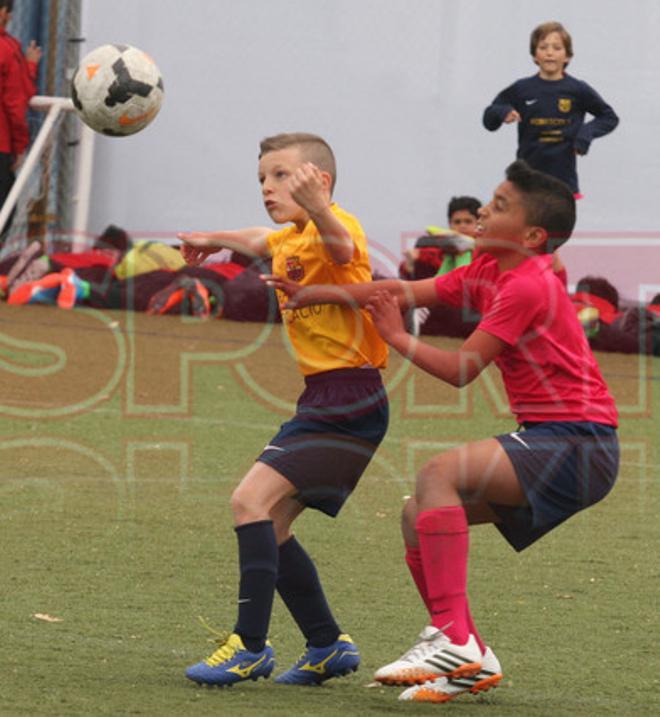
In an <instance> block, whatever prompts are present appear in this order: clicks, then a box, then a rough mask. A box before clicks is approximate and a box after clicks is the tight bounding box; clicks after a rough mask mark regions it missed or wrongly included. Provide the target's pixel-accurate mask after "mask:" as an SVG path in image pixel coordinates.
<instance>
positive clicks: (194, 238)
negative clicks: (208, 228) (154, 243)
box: [177, 232, 220, 266]
mask: <svg viewBox="0 0 660 717" xmlns="http://www.w3.org/2000/svg"><path fill="white" fill-rule="evenodd" d="M177 237H178V238H179V239H181V241H182V242H184V243H183V244H182V245H181V247H180V251H181V256H182V257H183V259H184V261H185V262H186V264H188V265H189V266H199V265H200V264H203V263H204V262H205V261H206V259H207V257H209V256H210V255H211V254H215V253H216V252H217V251H220V249H218V248H216V247H213V246H209V244H210V240H209V235H208V234H207V233H206V232H179V233H178V234H177Z"/></svg>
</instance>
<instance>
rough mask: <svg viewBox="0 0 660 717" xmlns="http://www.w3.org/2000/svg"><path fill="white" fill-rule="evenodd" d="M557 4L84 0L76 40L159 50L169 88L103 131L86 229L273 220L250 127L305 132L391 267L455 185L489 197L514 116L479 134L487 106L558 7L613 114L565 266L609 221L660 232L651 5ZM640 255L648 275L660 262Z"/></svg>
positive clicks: (655, 23)
mask: <svg viewBox="0 0 660 717" xmlns="http://www.w3.org/2000/svg"><path fill="white" fill-rule="evenodd" d="M552 8H553V9H552V11H551V13H550V14H548V10H547V3H545V2H541V0H497V2H492V1H491V0H240V2H237V0H189V1H188V2H187V3H182V2H181V0H176V1H175V0H86V2H84V7H83V25H84V27H83V35H84V36H85V37H86V38H87V43H86V45H85V46H84V47H83V48H82V51H83V52H85V51H87V50H90V49H92V48H93V47H96V46H97V45H101V44H104V43H106V42H124V43H129V44H134V45H137V46H138V47H141V48H142V49H144V50H146V51H148V52H149V53H150V54H151V55H152V56H153V57H154V58H155V59H156V61H157V63H158V65H159V66H160V68H161V71H162V73H163V77H164V81H165V93H166V94H165V104H164V106H163V109H162V110H161V114H160V116H159V117H158V118H157V119H156V121H155V122H154V124H153V125H152V126H151V127H149V128H148V129H147V130H145V131H144V132H142V133H141V134H138V135H135V136H134V137H130V138H122V139H110V138H105V137H99V139H98V142H97V145H96V156H95V172H94V190H93V198H92V213H91V220H90V221H91V225H90V230H91V231H92V232H99V231H101V230H102V229H103V228H104V227H105V226H106V225H107V224H109V223H111V222H112V223H115V224H118V225H120V226H123V227H124V228H126V229H127V230H128V231H129V232H132V233H133V234H135V235H145V234H153V235H156V236H165V237H167V236H173V235H174V233H175V232H176V231H177V230H180V229H193V228H199V229H202V228H218V227H236V226H243V225H247V224H252V223H264V222H267V221H268V218H267V216H266V214H265V212H264V210H263V208H262V206H261V203H260V199H259V192H258V185H257V182H256V161H257V160H256V158H257V151H258V143H259V140H260V139H261V138H262V137H264V136H266V135H269V134H273V133H276V132H281V131H296V130H302V131H311V132H316V133H319V134H322V135H323V136H325V137H326V138H327V139H328V140H329V141H330V143H331V144H332V145H333V147H334V149H335V152H336V154H337V157H338V162H339V181H338V187H337V192H336V198H337V200H338V201H339V202H340V203H341V204H343V205H344V206H345V207H346V208H347V209H349V210H350V211H353V212H355V213H356V214H357V215H358V216H359V217H360V218H361V220H362V222H363V224H364V226H365V228H366V230H367V232H368V234H369V236H370V240H371V242H372V246H373V247H374V248H375V249H376V248H379V249H380V250H381V251H382V252H383V253H389V254H390V255H391V257H392V261H393V262H394V263H396V261H397V260H398V257H399V256H400V254H401V247H402V237H405V236H408V237H410V236H414V235H415V234H416V233H418V232H420V231H421V230H422V229H423V227H424V226H425V225H426V224H429V223H443V222H444V219H445V209H446V204H447V201H448V199H449V197H450V196H452V195H453V194H474V195H476V196H478V197H480V198H482V199H487V198H488V197H489V195H490V193H491V192H492V189H493V188H494V186H495V185H496V184H497V183H498V182H499V181H500V180H501V178H502V176H503V170H504V168H505V167H506V165H507V164H508V163H509V162H510V161H511V160H512V159H513V156H514V152H515V146H516V143H515V129H514V128H513V127H509V126H507V127H503V128H502V129H501V130H500V131H498V132H496V133H489V132H487V131H486V130H485V129H483V127H482V125H481V115H482V112H483V109H484V107H485V106H486V105H487V104H488V103H490V101H491V100H492V98H493V97H494V95H495V94H496V93H497V92H498V91H499V90H500V89H502V88H503V87H504V86H506V85H507V84H509V83H510V82H511V81H513V80H514V79H516V78H518V77H522V76H525V75H530V74H533V72H534V69H535V66H534V65H533V63H532V61H531V58H530V56H529V54H528V38H529V33H530V31H531V29H532V28H533V27H534V26H535V25H537V24H538V23H540V22H543V21H545V20H551V19H557V20H560V21H562V22H563V23H564V24H565V25H566V26H567V28H568V29H569V31H570V32H571V33H572V35H573V41H574V48H575V58H574V60H573V62H572V64H571V67H570V71H571V72H572V74H574V75H575V76H577V77H579V78H582V79H585V80H587V81H588V82H589V83H590V84H592V85H593V86H594V87H595V88H596V89H597V90H598V91H599V92H600V93H601V94H602V95H603V96H604V97H605V98H606V99H607V100H608V101H609V102H610V103H611V104H612V105H613V106H614V108H615V109H616V111H617V113H618V114H619V116H620V118H621V124H620V126H619V128H618V129H617V130H616V131H615V132H614V133H613V134H612V135H610V136H608V137H605V138H602V139H599V140H596V141H595V142H594V144H593V145H592V148H591V151H590V153H589V155H588V156H587V157H585V158H582V159H581V161H580V164H579V173H580V180H581V185H582V190H583V192H584V193H585V195H586V198H585V199H584V200H583V201H582V202H581V203H580V205H579V211H580V217H579V223H578V234H577V241H576V243H575V244H576V248H577V247H579V245H580V244H582V249H581V251H576V252H573V251H572V250H569V248H567V249H566V251H565V256H566V259H567V262H568V264H569V270H571V272H570V273H571V276H570V278H571V280H573V281H574V280H576V279H577V278H579V276H578V275H581V274H583V273H586V272H587V270H588V269H589V268H590V266H589V261H590V259H589V257H590V254H591V253H592V252H591V251H590V250H588V247H589V246H590V245H588V244H587V251H585V250H584V243H585V241H589V240H591V241H593V237H594V236H600V235H602V234H603V232H614V235H615V236H616V237H619V236H621V237H628V238H627V239H625V241H626V242H627V244H628V246H634V242H635V239H634V237H631V233H634V232H651V233H653V232H655V234H654V236H656V237H657V236H660V233H658V232H657V230H658V216H657V211H656V205H655V201H656V193H657V192H658V190H659V189H660V182H659V181H658V179H659V176H660V133H658V130H657V126H658V114H659V111H660V93H659V91H658V81H657V79H658V72H657V68H658V67H659V66H660V46H659V45H658V42H657V38H658V36H659V34H660V3H659V2H657V0H630V1H629V2H627V3H620V2H616V3H615V2H613V1H612V0H580V2H576V1H575V0H555V2H554V3H553V4H552ZM585 235H587V236H588V237H589V239H585V238H584V237H585ZM581 237H582V238H581ZM648 239H649V237H646V240H647V241H648ZM651 240H652V242H651V244H652V246H656V245H655V244H654V243H653V242H655V241H656V240H655V239H653V237H651ZM656 248H657V252H660V241H658V242H657V247H656ZM603 251H605V250H603V248H602V247H594V248H593V252H595V253H598V255H599V256H601V255H602V254H603ZM606 251H607V256H610V254H611V257H612V267H611V272H609V273H608V274H607V275H608V276H609V277H610V278H611V279H612V280H613V282H614V283H615V285H617V286H618V287H619V288H620V289H622V290H623V293H624V294H628V295H632V294H636V291H637V290H636V279H637V277H635V276H633V277H632V279H631V277H630V271H628V270H627V269H626V268H625V262H623V263H622V261H621V258H620V252H623V254H624V255H626V256H627V255H630V254H631V253H634V250H633V252H631V251H630V249H621V250H620V249H619V248H618V247H615V250H614V249H611V248H610V249H607V250H606ZM642 270H645V271H647V273H648V274H649V276H647V277H645V278H644V280H645V281H646V282H647V283H648V282H649V281H653V276H655V281H656V282H657V283H659V284H660V261H657V262H655V267H654V268H653V267H650V266H649V264H648V262H644V264H643V267H642ZM635 271H637V269H635ZM659 290H660V288H659Z"/></svg>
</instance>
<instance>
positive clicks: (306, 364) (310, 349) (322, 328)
mask: <svg viewBox="0 0 660 717" xmlns="http://www.w3.org/2000/svg"><path fill="white" fill-rule="evenodd" d="M331 208H332V211H333V213H334V214H335V216H336V217H337V218H338V219H339V221H340V222H341V223H342V224H343V225H344V226H345V227H346V229H348V231H349V233H350V235H351V237H353V244H354V246H355V248H354V253H353V259H352V260H351V261H350V262H349V263H348V264H336V263H335V262H334V261H333V260H332V258H331V257H330V254H329V252H328V250H327V249H326V247H325V244H324V242H323V239H322V238H321V236H320V234H319V232H318V229H317V228H316V226H315V224H314V223H313V222H311V221H310V222H308V223H307V225H306V226H305V228H304V229H303V231H302V232H300V231H298V229H297V228H296V227H295V226H288V227H286V228H284V229H281V230H279V231H276V232H273V233H272V234H269V236H268V247H269V251H270V254H271V256H272V257H273V274H278V275H281V276H287V277H289V279H292V280H293V281H296V282H298V283H299V284H303V285H306V284H356V283H362V282H366V281H371V266H370V264H369V254H368V252H367V240H366V237H365V235H364V231H363V230H362V227H361V226H360V223H359V222H358V220H357V219H356V218H355V217H354V216H352V215H351V214H348V213H347V212H345V211H344V210H343V209H341V208H340V207H338V206H337V205H336V204H333V205H332V207H331ZM279 298H280V300H281V301H286V297H285V296H283V295H280V296H279ZM282 321H283V323H284V326H285V327H286V331H287V334H288V336H289V340H290V342H291V345H292V347H293V350H294V351H295V354H296V357H297V360H298V365H299V366H300V370H301V371H302V373H303V374H304V375H305V376H309V375H311V374H315V373H320V372H321V371H331V370H334V369H338V368H357V367H361V366H372V367H374V368H382V367H384V366H385V364H386V362H387V346H386V344H385V342H384V341H383V339H382V338H381V337H380V334H379V333H378V332H377V331H376V328H375V326H374V325H373V322H372V320H371V317H370V316H369V314H368V312H366V311H365V310H364V309H356V308H352V307H350V306H339V305H336V304H314V305H312V306H305V307H303V308H301V309H284V310H283V311H282Z"/></svg>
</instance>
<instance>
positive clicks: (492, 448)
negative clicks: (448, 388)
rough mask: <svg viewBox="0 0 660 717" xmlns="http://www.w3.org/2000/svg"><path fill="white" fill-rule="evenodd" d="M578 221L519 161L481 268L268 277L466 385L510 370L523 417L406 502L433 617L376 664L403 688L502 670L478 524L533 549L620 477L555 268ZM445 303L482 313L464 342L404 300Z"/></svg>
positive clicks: (597, 384)
mask: <svg viewBox="0 0 660 717" xmlns="http://www.w3.org/2000/svg"><path fill="white" fill-rule="evenodd" d="M574 224H575V199H574V197H573V194H572V191H571V189H570V188H569V187H568V186H567V185H565V184H564V183H563V182H561V181H560V180H557V179H555V178H554V177H551V176H549V175H546V174H543V173H541V172H538V171H536V170H533V169H531V168H530V167H529V166H528V165H526V164H525V163H524V162H522V161H517V162H514V163H513V164H512V165H511V166H510V167H509V168H508V169H507V172H506V181H504V182H502V183H501V184H500V185H499V186H498V187H497V189H496V190H495V193H494V196H493V198H492V200H491V201H490V203H489V204H488V205H487V206H485V207H483V208H482V209H481V211H480V220H479V226H478V228H477V232H476V241H477V247H478V249H479V257H478V258H477V259H476V260H475V261H474V262H472V264H470V265H469V266H465V267H461V268H459V269H455V270H454V271H452V272H450V273H448V274H445V275H443V276H438V277H435V278H431V279H424V280H421V281H417V282H404V281H399V280H397V279H391V280H385V281H379V282H377V283H375V284H353V285H351V286H346V285H345V286H343V287H332V288H328V287H321V286H306V287H304V288H302V287H299V286H298V285H296V284H294V283H293V282H290V281H288V280H287V279H283V278H282V277H277V276H270V277H265V279H266V280H267V281H270V282H271V283H272V284H273V285H275V286H276V287H277V288H278V289H279V290H281V291H283V292H285V293H286V294H287V295H288V296H289V297H290V298H289V302H288V304H287V307H288V308H291V307H300V306H304V305H306V304H307V303H318V302H320V301H323V302H331V303H346V304H352V305H354V306H355V305H358V306H366V307H367V308H368V309H369V310H370V312H371V314H372V316H373V318H374V321H375V323H376V327H377V328H378V330H379V332H380V334H381V336H382V337H383V338H384V339H385V341H386V342H387V343H388V344H390V346H392V347H393V348H394V349H396V350H397V351H398V352H399V353H401V354H402V355H403V356H405V357H406V358H408V359H410V360H411V361H412V362H413V363H415V364H416V365H417V366H419V367H420V368H422V369H423V370H425V371H427V372H428V373H431V374H432V375H434V376H437V377H438V378H440V379H442V380H443V381H446V382H447V383H450V384H452V385H454V386H457V387H461V386H465V385H466V384H468V383H470V382H471V381H473V380H474V379H475V378H476V377H477V376H478V375H479V374H480V373H481V372H482V371H483V369H484V368H485V367H486V366H487V365H488V364H490V363H491V362H495V364H496V365H497V366H498V368H499V369H500V371H501V373H502V377H503V379H504V384H505V387H506V391H507V394H508V397H509V402H510V406H511V410H512V412H513V414H514V415H515V417H516V422H517V424H518V429H517V430H515V431H513V432H512V433H507V434H504V435H500V436H496V437H494V438H489V439H485V440H481V441H475V442H471V443H467V444H465V445H463V446H460V447H458V448H455V449H453V450H450V451H447V452H445V453H442V454H440V455H438V456H436V457H435V458H434V459H432V460H431V461H430V462H429V463H427V464H426V465H425V466H424V467H423V468H422V470H421V472H420V474H419V475H418V477H417V487H416V495H415V497H414V498H411V499H410V500H409V501H408V503H407V504H406V506H405V508H404V511H403V524H402V529H403V537H404V542H405V545H406V562H407V564H408V566H409V568H410V571H411V573H412V576H413V578H414V581H415V584H416V585H417V588H418V590H419V592H420V595H421V597H422V599H423V601H424V603H425V605H426V607H427V608H428V611H429V614H430V617H431V625H429V626H428V627H427V628H425V629H424V630H423V632H422V634H421V635H420V639H419V640H418V642H417V643H416V644H415V645H414V646H413V648H411V649H410V650H408V652H406V653H405V654H404V655H402V657H400V658H399V659H398V660H396V661H395V662H393V663H391V664H389V665H386V666H384V667H382V668H380V669H379V670H378V671H377V672H376V679H377V680H378V681H380V682H382V683H384V684H401V685H412V686H411V687H409V688H408V689H407V690H405V691H404V692H403V693H402V694H401V696H400V699H403V700H412V701H416V702H446V701H448V700H451V699H453V698H454V697H456V696H457V695H459V694H461V693H464V692H471V693H477V692H479V691H482V690H486V689H489V688H490V687H494V686H496V685H497V684H498V682H499V681H500V680H501V678H502V670H501V667H500V663H499V661H498V659H497V657H496V656H495V654H494V652H493V651H492V650H491V649H490V648H489V647H487V646H486V645H485V644H484V642H483V640H482V639H481V637H480V636H479V633H478V632H477V629H476V627H475V625H474V623H473V621H472V617H471V615H470V609H469V605H468V599H467V593H466V583H467V559H468V526H469V525H476V524H479V523H493V524H494V525H495V526H496V527H497V528H498V530H499V531H500V532H501V533H502V535H503V536H504V537H505V538H506V539H507V541H508V542H509V543H510V544H511V545H512V547H513V548H514V549H516V550H518V551H520V550H523V549H524V548H526V547H527V546H529V545H530V544H531V543H533V542H534V541H536V540H538V539H539V538H541V537H542V536H543V535H545V533H547V532H548V531H550V530H552V529H553V528H555V527H556V526H558V525H559V524H560V523H562V522H563V521H565V520H566V519H568V518H569V517H571V516H572V515H574V514H575V513H577V512H578V511H579V510H582V509H584V508H587V507H588V506H590V505H593V504H594V503H596V502H597V501H599V500H601V499H602V498H603V497H604V496H605V495H606V494H607V493H608V492H609V491H610V489H611V488H612V486H613V484H614V481H615V479H616V475H617V471H618V462H619V447H618V439H617V433H616V426H617V411H616V407H615V405H614V401H613V399H612V397H611V396H610V393H609V391H608V389H607V386H606V384H605V382H604V380H603V378H602V376H601V373H600V370H599V368H598V365H597V364H596V361H595V359H594V357H593V354H592V353H591V350H590V349H589V345H588V343H587V340H586V338H585V336H584V331H583V330H582V327H581V326H580V323H579V321H578V320H577V317H576V314H575V310H574V308H573V306H572V304H571V300H570V298H569V296H568V294H567V293H566V290H565V288H564V286H563V284H562V282H561V280H560V279H559V278H558V277H557V275H556V274H555V272H554V271H553V268H552V264H553V252H554V251H555V250H556V249H557V248H558V247H559V246H560V245H561V244H563V243H564V242H565V241H566V240H567V239H568V238H569V236H570V234H571V232H572V230H573V226H574ZM339 288H341V291H339V290H338V289H339ZM437 303H449V304H451V305H454V306H465V305H467V306H469V307H470V308H472V309H473V310H475V311H476V312H478V313H479V314H480V315H481V317H482V318H481V321H480V323H479V324H478V326H477V328H476V329H475V331H474V332H473V333H472V334H471V335H470V336H469V337H468V338H467V339H466V341H465V343H464V344H463V345H462V346H461V348H460V349H459V350H458V351H445V350H442V349H439V348H436V347H435V346H431V345H429V344H425V343H423V342H421V341H420V340H419V339H417V338H416V337H414V336H411V335H410V334H408V333H406V331H405V329H404V326H403V322H402V320H401V314H400V310H401V309H402V308H408V307H410V306H419V305H422V306H431V305H434V304H437Z"/></svg>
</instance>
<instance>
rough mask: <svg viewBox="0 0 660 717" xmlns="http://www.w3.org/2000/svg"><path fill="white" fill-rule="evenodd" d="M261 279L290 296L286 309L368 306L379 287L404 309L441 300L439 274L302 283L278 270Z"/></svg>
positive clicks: (263, 275) (432, 303)
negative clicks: (409, 278) (412, 278)
mask: <svg viewBox="0 0 660 717" xmlns="http://www.w3.org/2000/svg"><path fill="white" fill-rule="evenodd" d="M261 279H262V280H263V281H265V282H266V284H268V285H269V286H273V287H274V288H275V289H278V290H279V291H281V292H282V293H284V294H286V295H287V296H288V297H289V300H288V301H287V303H286V305H285V306H284V307H283V308H285V309H299V308H301V307H303V306H311V305H312V304H342V305H344V306H359V307H363V306H366V305H367V304H368V303H369V302H370V301H371V299H372V298H373V296H374V295H375V294H376V293H377V292H379V291H385V292H388V293H390V294H391V295H392V296H393V297H394V298H395V299H396V301H397V304H398V306H399V307H400V309H401V310H402V311H403V310H406V309H409V308H416V307H419V306H433V305H435V304H437V303H438V299H437V294H436V291H435V278H430V279H421V280H419V281H402V280H400V279H381V280H379V281H368V282H364V283H361V284H309V285H308V286H302V285H301V284H298V283H296V282H295V281H291V279H287V278H286V277H283V276H276V275H275V274H262V276H261Z"/></svg>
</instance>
